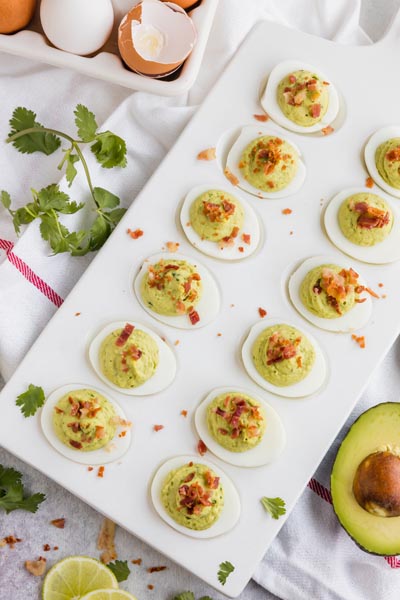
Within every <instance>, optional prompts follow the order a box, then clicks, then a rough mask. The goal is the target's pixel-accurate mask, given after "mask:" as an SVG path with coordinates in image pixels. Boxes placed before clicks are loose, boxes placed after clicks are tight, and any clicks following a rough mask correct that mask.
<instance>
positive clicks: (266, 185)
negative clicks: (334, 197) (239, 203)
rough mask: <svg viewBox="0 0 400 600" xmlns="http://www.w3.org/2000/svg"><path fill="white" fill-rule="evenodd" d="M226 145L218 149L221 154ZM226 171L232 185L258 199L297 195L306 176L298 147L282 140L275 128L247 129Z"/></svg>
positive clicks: (234, 145) (234, 146)
mask: <svg viewBox="0 0 400 600" xmlns="http://www.w3.org/2000/svg"><path fill="white" fill-rule="evenodd" d="M225 139H228V138H227V137H226V138H225V136H224V137H223V140H225ZM230 139H231V136H230ZM223 145H224V144H221V143H220V144H219V145H218V147H217V153H218V151H220V152H223ZM217 158H218V157H217ZM223 169H224V173H225V176H226V177H227V178H228V180H229V181H231V183H234V184H236V185H237V186H238V187H239V188H241V189H242V190H244V191H246V192H248V193H249V194H252V195H254V196H257V197H258V198H285V197H287V196H290V195H292V194H295V193H296V192H297V191H298V190H299V189H300V188H301V186H302V185H303V183H304V179H305V176H306V168H305V165H304V163H303V160H302V158H301V152H300V150H299V148H298V147H297V146H296V144H294V142H292V141H291V140H288V139H286V138H282V137H280V135H279V134H277V133H276V132H275V131H274V130H273V128H271V127H262V126H259V125H258V126H256V125H248V126H245V127H243V128H242V129H241V130H240V132H239V133H238V134H236V136H235V139H234V141H232V145H231V147H230V149H229V151H228V153H227V158H226V164H225V165H224V167H223Z"/></svg>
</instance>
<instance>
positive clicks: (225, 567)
mask: <svg viewBox="0 0 400 600" xmlns="http://www.w3.org/2000/svg"><path fill="white" fill-rule="evenodd" d="M234 570H235V567H234V566H233V564H232V563H230V562H229V561H227V560H226V561H225V562H222V563H221V564H220V565H219V570H218V581H219V582H220V584H221V585H225V583H226V580H227V579H228V577H229V575H230V574H231V573H233V571H234Z"/></svg>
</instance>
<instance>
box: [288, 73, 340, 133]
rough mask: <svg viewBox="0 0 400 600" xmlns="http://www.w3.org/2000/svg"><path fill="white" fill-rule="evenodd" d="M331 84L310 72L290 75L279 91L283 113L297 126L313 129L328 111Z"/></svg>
mask: <svg viewBox="0 0 400 600" xmlns="http://www.w3.org/2000/svg"><path fill="white" fill-rule="evenodd" d="M328 86H329V83H328V82H327V81H321V79H320V78H319V77H318V76H317V75H315V73H311V72H310V71H305V70H300V71H295V72H294V73H289V74H288V75H286V77H284V78H283V79H282V81H281V82H280V83H279V85H278V89H277V99H278V104H279V106H280V109H281V111H282V112H283V114H284V115H285V117H287V118H288V119H290V121H292V122H293V123H296V124H297V125H301V126H303V127H311V126H312V125H315V124H316V123H318V122H319V121H320V120H321V119H322V117H323V116H324V115H325V113H326V111H327V110H328V104H329V93H328Z"/></svg>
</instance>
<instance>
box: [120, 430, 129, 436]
mask: <svg viewBox="0 0 400 600" xmlns="http://www.w3.org/2000/svg"><path fill="white" fill-rule="evenodd" d="M127 433H128V432H127V431H126V430H125V431H121V433H119V434H118V437H119V438H124V437H125V436H126V434H127Z"/></svg>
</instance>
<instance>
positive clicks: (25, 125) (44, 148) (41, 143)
mask: <svg viewBox="0 0 400 600" xmlns="http://www.w3.org/2000/svg"><path fill="white" fill-rule="evenodd" d="M10 127H11V131H10V133H9V136H8V137H9V138H10V137H12V136H13V135H15V134H16V133H20V132H22V131H24V130H25V129H32V128H33V127H35V128H39V129H44V128H43V125H41V124H40V123H38V122H37V121H36V114H35V113H34V112H33V111H32V110H28V109H27V108H23V107H22V106H19V107H18V108H16V109H15V110H14V112H13V114H12V117H11V119H10ZM12 144H13V146H14V147H15V148H16V149H17V150H18V151H19V152H22V154H32V153H33V152H42V153H43V154H46V155H47V156H48V155H50V154H53V152H55V151H56V150H57V148H59V147H60V145H61V140H60V138H59V137H57V136H56V135H54V134H53V133H49V132H47V131H43V132H33V133H26V134H24V135H21V136H20V137H18V138H17V139H16V140H13V142H12Z"/></svg>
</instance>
